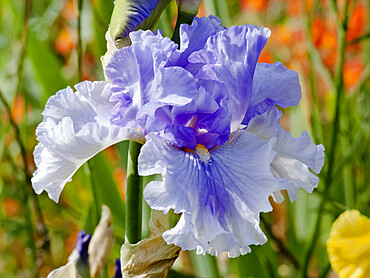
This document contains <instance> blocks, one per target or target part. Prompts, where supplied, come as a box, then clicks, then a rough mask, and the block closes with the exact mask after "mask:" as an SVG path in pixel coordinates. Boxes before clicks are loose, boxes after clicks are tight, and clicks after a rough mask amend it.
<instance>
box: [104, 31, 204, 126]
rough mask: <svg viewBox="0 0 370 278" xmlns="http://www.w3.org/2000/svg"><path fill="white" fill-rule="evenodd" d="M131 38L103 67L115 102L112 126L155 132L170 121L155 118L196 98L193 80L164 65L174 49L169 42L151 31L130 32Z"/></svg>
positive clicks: (184, 71) (172, 44) (187, 73)
mask: <svg viewBox="0 0 370 278" xmlns="http://www.w3.org/2000/svg"><path fill="white" fill-rule="evenodd" d="M130 38H131V39H132V45H131V46H128V47H125V48H123V49H121V50H119V51H117V52H116V53H115V54H114V56H113V57H112V59H111V60H110V62H109V64H108V66H107V68H106V75H107V77H108V78H109V79H110V80H111V81H112V91H113V95H112V97H111V99H110V100H111V101H112V102H115V108H114V109H113V111H112V123H113V124H115V125H118V126H132V127H133V128H134V127H140V128H142V129H143V130H145V132H153V131H158V129H163V128H165V127H166V125H168V124H169V122H168V121H167V122H166V121H163V119H160V118H157V115H163V114H165V112H166V111H167V110H168V109H169V108H170V107H171V108H172V107H176V106H183V105H185V104H187V103H189V102H191V101H192V99H193V98H195V97H196V96H197V94H198V89H197V87H196V83H195V79H194V77H193V76H192V75H191V74H190V73H189V72H188V71H186V70H185V69H183V68H180V67H165V66H164V65H165V64H166V63H167V61H168V58H169V56H170V55H171V53H172V52H173V51H174V50H175V49H176V48H177V46H176V45H175V44H174V43H173V42H172V41H171V40H170V39H168V38H163V37H162V35H161V34H153V33H152V32H150V31H138V32H133V33H131V34H130ZM135 124H136V125H138V126H135Z"/></svg>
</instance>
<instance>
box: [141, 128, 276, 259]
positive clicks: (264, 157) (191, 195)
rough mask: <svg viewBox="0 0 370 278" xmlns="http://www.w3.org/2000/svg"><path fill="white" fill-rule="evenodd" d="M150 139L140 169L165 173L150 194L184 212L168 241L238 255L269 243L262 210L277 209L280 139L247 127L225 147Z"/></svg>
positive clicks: (159, 204) (157, 203) (155, 203)
mask: <svg viewBox="0 0 370 278" xmlns="http://www.w3.org/2000/svg"><path fill="white" fill-rule="evenodd" d="M146 138H147V141H146V143H145V145H144V146H143V147H142V149H141V153H140V156H139V174H140V175H151V174H155V173H161V174H162V177H163V181H156V182H151V183H149V184H148V185H147V186H146V188H145V190H144V197H145V199H146V201H147V202H148V204H149V205H150V206H151V208H153V209H156V210H163V211H164V212H165V213H166V212H167V211H168V210H169V209H174V211H175V213H180V212H182V213H183V216H182V217H183V219H182V220H181V221H180V222H179V224H178V225H177V226H176V227H175V228H173V229H171V230H169V231H168V232H166V233H165V234H164V238H165V240H166V241H167V242H168V243H174V244H176V245H178V246H180V247H182V248H183V249H194V246H197V249H198V251H199V252H200V253H205V252H208V253H213V254H220V253H222V252H230V253H229V255H233V256H236V254H241V253H246V252H248V251H249V250H250V249H249V247H248V246H249V245H251V244H262V243H264V242H265V240H266V238H265V236H264V235H263V233H262V231H261V230H260V228H259V213H260V212H267V211H270V210H271V209H272V208H271V205H270V203H269V200H268V197H269V196H270V195H271V193H272V192H275V191H278V190H279V189H280V184H279V183H278V182H277V180H276V179H275V178H274V177H273V176H272V174H271V172H270V163H271V161H272V160H273V158H274V156H275V154H276V153H275V151H273V150H272V146H273V145H274V142H275V140H274V139H272V140H270V141H269V142H265V141H264V140H262V139H260V138H259V137H258V136H256V135H255V134H252V133H250V132H248V131H245V130H242V131H237V132H235V133H234V134H232V136H231V139H230V140H229V141H228V142H227V143H226V144H225V145H223V146H219V147H215V148H213V149H211V150H210V151H209V152H208V151H205V149H203V152H202V149H197V151H196V152H195V153H194V152H185V151H183V150H181V149H179V148H176V147H172V146H171V145H169V144H167V143H165V142H163V141H162V140H160V139H159V138H158V137H156V136H154V135H147V137H146ZM198 151H199V152H198ZM222 239H225V240H226V242H228V244H225V242H223V240H222Z"/></svg>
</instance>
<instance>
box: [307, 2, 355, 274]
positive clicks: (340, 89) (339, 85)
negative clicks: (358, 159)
mask: <svg viewBox="0 0 370 278" xmlns="http://www.w3.org/2000/svg"><path fill="white" fill-rule="evenodd" d="M333 6H334V10H335V11H336V12H337V14H338V10H337V5H336V2H335V1H333ZM347 23H348V1H346V2H345V7H344V18H343V20H342V21H341V22H340V24H338V25H339V26H338V35H339V62H338V70H337V78H336V80H335V89H336V106H335V115H334V121H333V129H332V137H331V144H330V152H329V155H328V162H327V163H328V171H327V174H326V178H325V185H326V187H325V188H324V191H323V195H322V198H321V202H320V205H319V208H318V215H317V218H316V222H315V226H314V230H313V233H312V236H311V239H310V241H309V244H308V248H307V251H306V253H305V256H304V260H303V268H302V273H301V277H307V272H308V267H309V263H310V261H311V257H312V255H313V252H314V250H315V246H316V243H317V240H318V238H319V235H320V228H321V222H322V218H323V214H324V208H325V204H326V202H327V200H328V198H329V188H330V185H331V184H332V182H331V181H332V179H333V173H334V166H335V164H334V160H335V154H336V149H337V145H338V135H339V123H340V111H341V104H342V98H343V96H344V85H343V66H344V58H345V37H346V31H347V27H348V26H347Z"/></svg>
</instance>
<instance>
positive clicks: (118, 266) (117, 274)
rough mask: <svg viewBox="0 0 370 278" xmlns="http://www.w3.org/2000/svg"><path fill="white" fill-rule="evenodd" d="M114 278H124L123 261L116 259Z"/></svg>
mask: <svg viewBox="0 0 370 278" xmlns="http://www.w3.org/2000/svg"><path fill="white" fill-rule="evenodd" d="M113 278H122V272H121V260H120V259H116V266H115V269H114V277H113Z"/></svg>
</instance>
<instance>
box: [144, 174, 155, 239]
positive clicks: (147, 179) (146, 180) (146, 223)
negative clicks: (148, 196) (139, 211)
mask: <svg viewBox="0 0 370 278" xmlns="http://www.w3.org/2000/svg"><path fill="white" fill-rule="evenodd" d="M155 180H158V177H157V175H151V176H146V177H143V187H145V186H146V185H147V184H148V183H150V182H151V181H155ZM150 215H151V208H150V207H149V205H148V204H147V202H145V201H144V202H143V221H142V227H143V232H142V236H143V238H147V237H148V236H149V234H150V229H149V220H150Z"/></svg>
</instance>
